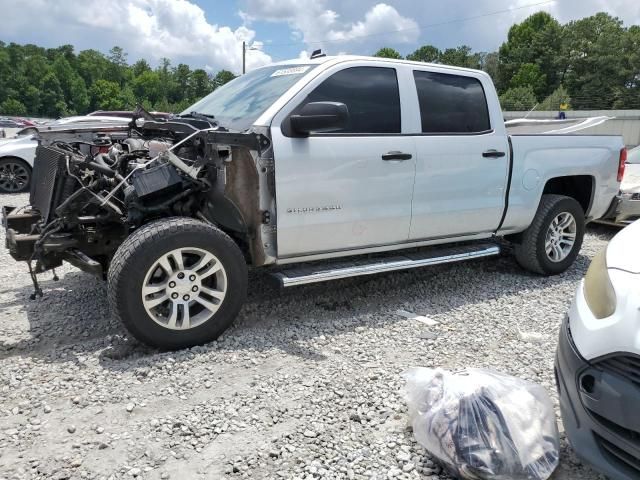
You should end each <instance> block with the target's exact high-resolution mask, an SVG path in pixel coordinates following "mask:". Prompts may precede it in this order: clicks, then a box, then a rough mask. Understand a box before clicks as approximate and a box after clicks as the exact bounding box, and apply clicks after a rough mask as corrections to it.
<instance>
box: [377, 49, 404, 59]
mask: <svg viewBox="0 0 640 480" xmlns="http://www.w3.org/2000/svg"><path fill="white" fill-rule="evenodd" d="M373 56H374V57H382V58H396V59H401V58H402V55H400V52H398V51H397V50H394V49H393V48H390V47H383V48H381V49H380V50H378V51H377V52H376V53H374V54H373Z"/></svg>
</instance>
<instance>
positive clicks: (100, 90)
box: [89, 79, 123, 110]
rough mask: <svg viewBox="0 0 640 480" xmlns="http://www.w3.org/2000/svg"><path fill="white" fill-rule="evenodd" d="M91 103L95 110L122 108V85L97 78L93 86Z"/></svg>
mask: <svg viewBox="0 0 640 480" xmlns="http://www.w3.org/2000/svg"><path fill="white" fill-rule="evenodd" d="M89 92H90V95H91V105H92V109H93V110H120V109H121V108H123V105H122V102H121V100H120V86H119V85H118V84H117V83H116V82H112V81H109V80H103V79H100V80H96V82H95V83H94V84H93V85H92V86H91V89H90V91H89Z"/></svg>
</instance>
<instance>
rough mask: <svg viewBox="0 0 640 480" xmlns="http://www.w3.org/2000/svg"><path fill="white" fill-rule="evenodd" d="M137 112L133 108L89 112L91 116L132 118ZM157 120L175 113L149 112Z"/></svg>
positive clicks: (167, 117)
mask: <svg viewBox="0 0 640 480" xmlns="http://www.w3.org/2000/svg"><path fill="white" fill-rule="evenodd" d="M134 114H135V112H134V111H133V110H96V111H95V112H91V113H89V114H87V115H88V116H90V117H95V116H98V117H125V118H132V117H133V116H134ZM149 114H150V115H151V116H153V117H154V118H155V119H156V120H168V119H169V118H171V117H173V113H167V112H149Z"/></svg>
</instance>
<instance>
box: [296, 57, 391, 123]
mask: <svg viewBox="0 0 640 480" xmlns="http://www.w3.org/2000/svg"><path fill="white" fill-rule="evenodd" d="M324 101H327V102H341V103H344V104H345V105H346V106H347V108H348V109H349V122H348V124H347V126H346V127H345V128H344V129H342V130H336V132H335V133H400V132H401V122H400V90H399V88H398V77H397V75H396V70H395V69H394V68H385V67H351V68H346V69H344V70H341V71H339V72H337V73H334V74H333V75H332V76H330V77H329V78H327V79H326V80H325V81H324V82H322V83H321V84H320V85H318V86H317V87H316V88H315V90H313V91H312V92H311V93H310V94H309V96H308V97H307V99H306V101H305V102H304V103H305V104H306V103H310V102H324Z"/></svg>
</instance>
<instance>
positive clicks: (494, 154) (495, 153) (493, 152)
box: [482, 149, 505, 158]
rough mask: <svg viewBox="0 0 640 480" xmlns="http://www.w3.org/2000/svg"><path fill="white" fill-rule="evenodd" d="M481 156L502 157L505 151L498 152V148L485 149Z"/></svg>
mask: <svg viewBox="0 0 640 480" xmlns="http://www.w3.org/2000/svg"><path fill="white" fill-rule="evenodd" d="M482 156H483V157H484V158H500V157H504V156H505V153H504V152H499V151H498V150H493V149H491V150H487V151H486V152H483V153H482Z"/></svg>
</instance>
